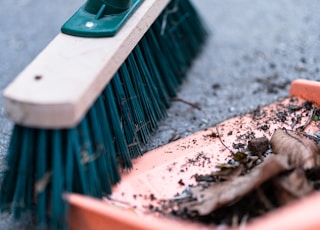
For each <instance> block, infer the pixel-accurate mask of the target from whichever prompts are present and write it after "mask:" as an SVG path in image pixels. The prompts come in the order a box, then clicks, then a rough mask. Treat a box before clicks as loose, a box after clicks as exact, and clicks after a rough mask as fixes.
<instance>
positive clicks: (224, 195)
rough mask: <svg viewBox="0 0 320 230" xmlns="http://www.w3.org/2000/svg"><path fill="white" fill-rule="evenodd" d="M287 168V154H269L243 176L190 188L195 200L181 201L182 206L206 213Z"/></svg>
mask: <svg viewBox="0 0 320 230" xmlns="http://www.w3.org/2000/svg"><path fill="white" fill-rule="evenodd" d="M288 169H289V165H288V158H287V156H283V155H278V156H276V155H273V156H270V157H268V158H267V159H266V160H265V161H264V162H263V163H261V164H260V165H259V166H257V167H255V168H254V169H253V170H252V171H251V172H250V173H248V174H246V175H244V176H239V177H234V178H233V179H231V180H229V181H225V182H221V183H214V184H212V185H210V186H209V187H208V188H206V189H205V190H203V189H202V188H199V187H194V188H192V189H191V191H192V193H193V195H194V196H195V197H196V198H197V200H196V201H190V202H186V203H183V204H182V206H183V208H187V209H188V210H191V211H197V212H198V213H199V214H200V215H207V214H209V213H211V212H212V211H214V210H216V209H218V208H220V207H222V206H224V205H227V204H230V203H232V202H234V201H237V200H238V199H240V198H242V197H243V196H245V195H246V194H248V193H249V192H251V191H252V190H254V189H255V188H258V187H259V186H260V185H261V184H263V183H264V182H265V181H267V180H269V179H270V178H272V177H273V176H275V175H277V174H279V173H280V172H283V171H286V170H288Z"/></svg>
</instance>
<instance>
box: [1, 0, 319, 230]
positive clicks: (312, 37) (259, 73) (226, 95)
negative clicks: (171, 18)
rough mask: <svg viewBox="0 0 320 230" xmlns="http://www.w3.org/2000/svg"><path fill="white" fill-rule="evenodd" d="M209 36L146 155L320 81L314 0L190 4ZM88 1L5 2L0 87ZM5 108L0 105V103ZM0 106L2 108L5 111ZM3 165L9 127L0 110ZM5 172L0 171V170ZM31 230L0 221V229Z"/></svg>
mask: <svg viewBox="0 0 320 230" xmlns="http://www.w3.org/2000/svg"><path fill="white" fill-rule="evenodd" d="M193 2H194V4H195V5H196V7H197V8H198V10H199V12H200V14H201V15H202V16H203V18H204V20H205V22H206V23H207V26H208V28H209V30H210V32H211V35H210V38H209V40H208V42H207V44H206V46H205V47H204V50H203V53H202V54H201V55H200V56H199V58H198V59H197V60H196V62H195V63H194V66H193V68H192V69H191V70H190V74H189V76H188V78H187V79H186V81H185V83H184V84H183V85H182V87H181V90H180V92H179V95H178V97H179V98H182V99H184V100H186V101H190V102H193V103H198V104H199V106H200V107H201V108H202V109H201V111H199V110H196V109H194V108H192V107H190V106H188V105H186V104H183V103H181V102H174V103H173V106H172V107H171V109H170V110H169V111H168V112H169V114H168V118H167V119H166V120H164V121H163V122H161V126H160V128H159V131H158V132H156V133H155V134H154V135H153V138H152V140H151V142H150V144H149V145H148V147H147V148H148V149H150V148H155V147H157V146H159V145H163V144H165V143H167V142H168V140H169V139H170V138H171V137H172V136H174V135H180V136H186V135H188V134H191V133H193V132H195V131H197V130H200V129H203V128H206V127H208V126H211V125H213V124H216V123H218V122H220V121H222V120H224V119H226V118H229V117H232V116H234V115H237V114H242V113H245V112H248V111H250V110H252V109H254V108H256V107H257V106H259V105H265V104H268V103H270V102H272V101H274V100H276V99H278V98H280V97H284V96H286V95H287V94H288V89H289V83H290V81H292V80H294V79H296V78H307V79H315V80H320V72H319V71H320V70H319V67H320V52H319V51H320V29H319V21H320V14H319V12H320V2H319V1H317V0H308V1H303V0H270V1H263V0H257V1H251V0H237V1H235V0H224V1H220V0H199V1H193ZM82 3H84V0H83V1H80V0H74V1H67V0H55V1H42V0H32V1H31V0H11V1H9V0H2V1H0V31H1V32H0V33H1V35H0V50H1V52H0V63H1V68H0V77H1V82H0V87H1V89H4V87H5V86H6V85H7V84H8V83H9V82H10V81H11V80H13V79H14V77H15V76H16V75H17V74H18V73H19V72H20V71H21V70H22V69H23V68H24V67H25V66H26V65H27V64H28V63H29V62H30V61H31V60H32V59H33V58H34V57H35V56H36V55H37V53H39V52H40V51H41V50H42V49H43V48H44V47H45V45H46V44H48V43H49V41H50V40H51V39H52V38H53V37H54V36H55V35H56V34H57V33H58V32H59V29H60V26H61V25H62V24H63V22H64V21H65V20H66V19H67V18H68V17H69V16H70V15H71V14H72V13H73V12H74V10H75V9H77V8H78V7H79V6H80V5H81V4H82ZM0 103H1V99H0ZM0 107H1V106H0ZM0 111H1V115H0V158H1V159H2V160H1V161H0V162H3V158H4V157H5V155H6V147H7V143H8V140H9V135H10V130H11V125H12V124H11V123H10V122H9V121H8V120H7V119H6V118H5V117H4V116H3V109H1V110H0ZM0 168H1V167H0ZM17 228H20V229H24V228H25V229H28V228H30V226H28V225H23V224H22V225H21V224H18V223H16V222H12V221H11V220H10V218H8V217H7V216H2V217H1V221H0V229H17Z"/></svg>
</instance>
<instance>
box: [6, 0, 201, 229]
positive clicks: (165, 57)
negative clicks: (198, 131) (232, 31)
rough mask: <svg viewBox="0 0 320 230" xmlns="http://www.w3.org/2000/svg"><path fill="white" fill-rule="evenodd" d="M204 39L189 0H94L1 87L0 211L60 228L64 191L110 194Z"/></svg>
mask: <svg viewBox="0 0 320 230" xmlns="http://www.w3.org/2000/svg"><path fill="white" fill-rule="evenodd" d="M205 38H206V31H205V29H204V27H203V24H202V22H201V20H200V18H199V16H198V14H197V12H196V11H195V9H194V8H193V6H192V4H191V3H190V2H189V1H188V0H181V1H178V0H172V1H170V0H88V1H87V2H86V3H85V4H84V5H83V6H82V7H81V8H80V9H79V10H78V11H77V12H76V13H75V14H74V15H73V16H72V17H71V18H70V19H69V20H68V21H67V22H66V23H65V24H64V25H63V27H62V33H60V34H59V35H58V36H57V37H56V38H55V39H54V40H53V41H52V42H51V43H50V44H49V45H48V46H47V47H46V48H45V49H44V50H43V51H42V52H41V53H40V54H39V55H38V56H37V57H36V58H35V60H34V61H33V62H32V63H30V65H29V66H28V67H27V68H25V70H24V71H22V73H21V74H20V75H19V76H18V77H17V78H16V79H15V80H14V81H13V82H12V83H11V84H10V85H9V86H8V87H7V88H6V89H5V91H4V99H3V101H4V107H5V111H6V114H7V116H8V117H9V118H10V119H11V120H13V121H14V123H15V126H14V128H13V132H12V136H11V141H10V146H9V149H8V153H7V168H6V171H5V173H4V175H3V178H2V179H1V189H0V208H1V210H2V211H9V212H12V213H13V214H14V217H16V218H19V217H21V214H22V213H24V212H26V211H29V212H31V213H33V215H34V218H35V219H36V222H37V224H38V226H40V227H45V226H49V227H50V228H52V229H61V228H63V227H65V213H66V208H67V207H66V204H65V202H64V201H63V199H62V194H63V193H68V192H74V193H80V194H84V195H88V196H93V197H102V196H104V195H107V194H110V193H111V192H112V191H111V186H112V185H113V184H116V183H117V182H119V180H120V173H119V170H122V169H130V168H131V167H132V163H131V159H133V158H136V157H139V156H141V154H142V150H141V146H142V145H143V144H145V143H146V142H147V141H148V138H149V136H150V133H151V132H152V131H154V130H155V129H156V128H157V122H158V121H159V120H160V119H162V118H163V117H165V116H166V112H165V109H166V108H167V107H168V106H169V105H170V97H172V96H174V95H175V91H176V89H177V87H178V85H179V84H180V83H181V81H182V79H183V77H184V76H185V75H186V73H187V70H188V68H189V66H190V65H191V64H192V60H193V59H194V58H195V57H196V55H197V54H198V52H199V51H200V48H201V45H202V44H203V43H204V41H205Z"/></svg>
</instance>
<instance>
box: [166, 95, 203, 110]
mask: <svg viewBox="0 0 320 230" xmlns="http://www.w3.org/2000/svg"><path fill="white" fill-rule="evenodd" d="M171 101H179V102H182V103H184V104H187V105H190V106H191V107H192V108H195V109H197V110H201V107H200V106H199V105H197V104H196V103H192V102H189V101H186V100H184V99H182V98H179V97H173V98H171Z"/></svg>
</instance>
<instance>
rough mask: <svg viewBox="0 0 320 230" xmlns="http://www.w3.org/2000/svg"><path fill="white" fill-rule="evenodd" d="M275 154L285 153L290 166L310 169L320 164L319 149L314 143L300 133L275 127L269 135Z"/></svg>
mask: <svg viewBox="0 0 320 230" xmlns="http://www.w3.org/2000/svg"><path fill="white" fill-rule="evenodd" d="M270 143H271V146H272V149H273V152H274V153H275V154H281V155H287V156H288V157H289V163H290V164H291V166H292V167H298V168H299V167H303V168H304V169H310V168H312V167H315V166H316V165H319V164H320V154H319V153H320V149H319V147H318V146H317V145H316V143H315V142H314V141H312V140H310V139H308V138H306V137H304V136H302V135H298V134H296V133H294V132H292V131H291V132H290V131H288V130H285V129H277V130H276V131H275V132H274V133H273V135H272V137H271V141H270Z"/></svg>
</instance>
